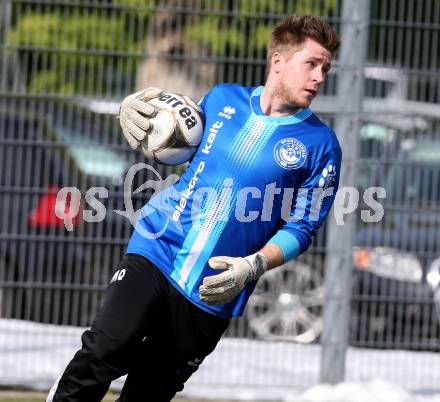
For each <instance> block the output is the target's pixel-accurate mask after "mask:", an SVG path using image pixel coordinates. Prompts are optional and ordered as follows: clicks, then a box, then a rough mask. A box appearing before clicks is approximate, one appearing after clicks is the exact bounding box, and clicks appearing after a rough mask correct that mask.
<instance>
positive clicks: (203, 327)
mask: <svg viewBox="0 0 440 402" xmlns="http://www.w3.org/2000/svg"><path fill="white" fill-rule="evenodd" d="M227 325H228V320H225V319H222V318H219V317H216V316H214V315H212V314H209V313H207V312H205V311H203V310H201V309H199V308H198V307H196V306H195V305H193V304H192V303H190V302H189V301H188V300H187V299H185V298H184V297H183V296H182V295H181V294H180V293H179V292H178V291H177V290H176V289H175V288H174V287H173V286H172V285H171V284H170V283H169V282H168V280H167V279H166V278H165V277H164V276H163V274H162V273H161V272H160V270H159V269H158V268H157V267H155V266H154V265H153V264H152V263H151V262H150V261H148V260H147V259H145V258H144V257H141V256H139V255H134V254H129V255H127V256H125V257H124V259H123V260H122V261H121V263H120V264H119V265H118V266H117V267H116V268H115V271H114V274H113V277H112V281H111V283H110V285H109V290H108V293H107V297H106V300H105V302H104V305H103V307H102V309H101V311H100V312H99V313H98V315H97V317H96V318H95V320H94V322H93V323H92V327H91V329H89V330H87V331H85V332H84V333H83V335H82V338H81V339H82V348H81V349H80V350H79V351H78V352H76V354H75V356H74V357H73V359H72V360H71V362H70V363H69V364H68V366H67V368H66V369H65V371H64V373H63V374H62V376H61V378H60V379H59V381H57V383H55V385H54V386H53V387H52V389H51V391H50V393H49V396H48V398H47V401H48V402H49V401H54V402H61V401H62V402H73V401H75V402H76V401H82V402H93V401H100V400H101V399H102V398H103V397H104V395H105V394H106V392H107V390H108V388H109V386H110V383H111V381H113V380H115V379H116V378H118V377H121V376H123V375H125V374H128V375H127V379H126V381H125V384H124V387H123V389H122V392H121V395H120V398H119V399H118V401H120V402H127V401H129V402H140V401H153V402H162V401H163V402H165V401H170V400H171V399H172V398H173V397H174V395H175V394H176V392H178V391H181V390H182V389H183V384H184V383H185V381H186V380H187V379H188V378H189V377H190V376H191V374H192V373H194V372H195V371H196V370H197V368H198V366H199V364H200V363H201V361H202V360H203V359H204V358H205V357H206V356H207V355H208V354H209V353H211V352H212V351H213V350H214V348H215V346H216V344H217V342H218V341H219V339H220V337H221V335H222V334H223V332H224V331H225V330H226V328H227Z"/></svg>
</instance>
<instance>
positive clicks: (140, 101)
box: [119, 87, 162, 149]
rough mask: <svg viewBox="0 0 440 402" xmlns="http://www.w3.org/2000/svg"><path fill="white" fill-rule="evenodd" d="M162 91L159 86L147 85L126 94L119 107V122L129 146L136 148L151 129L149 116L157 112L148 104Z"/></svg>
mask: <svg viewBox="0 0 440 402" xmlns="http://www.w3.org/2000/svg"><path fill="white" fill-rule="evenodd" d="M161 92H162V90H161V89H159V88H154V87H149V88H146V89H144V90H142V91H139V92H136V93H134V94H131V95H129V96H127V97H126V98H125V99H124V100H123V101H122V103H121V107H120V109H119V123H120V125H121V128H122V132H123V134H124V137H125V138H126V139H127V141H128V143H129V144H130V147H132V148H133V149H137V148H139V147H140V145H141V141H143V140H144V139H145V137H146V136H147V135H148V132H149V131H150V130H151V123H150V118H152V117H154V116H155V115H156V114H157V110H156V108H155V107H154V106H152V105H150V104H148V103H147V102H148V101H149V100H150V99H153V98H156V97H157V96H159V95H160V93H161Z"/></svg>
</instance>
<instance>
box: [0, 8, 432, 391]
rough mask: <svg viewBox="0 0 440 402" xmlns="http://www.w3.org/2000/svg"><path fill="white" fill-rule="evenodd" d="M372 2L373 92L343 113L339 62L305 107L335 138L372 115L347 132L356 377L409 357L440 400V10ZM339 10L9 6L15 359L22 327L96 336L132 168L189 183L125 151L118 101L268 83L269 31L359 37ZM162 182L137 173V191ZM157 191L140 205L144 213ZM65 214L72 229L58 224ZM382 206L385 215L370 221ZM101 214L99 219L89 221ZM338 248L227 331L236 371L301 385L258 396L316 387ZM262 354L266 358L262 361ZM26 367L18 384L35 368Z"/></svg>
mask: <svg viewBox="0 0 440 402" xmlns="http://www.w3.org/2000/svg"><path fill="white" fill-rule="evenodd" d="M345 1H346V2H349V0H345ZM368 4H369V6H368V8H369V17H368V19H367V20H366V21H364V24H365V27H366V28H365V29H366V30H367V33H368V41H367V42H368V43H367V48H366V49H365V55H366V57H365V60H363V61H362V67H361V68H360V69H359V71H356V72H355V73H356V74H357V76H358V77H362V78H363V84H364V85H363V87H362V92H361V93H360V94H357V93H355V94H352V93H349V92H348V93H344V94H343V97H342V95H341V94H339V98H338V93H337V92H338V91H337V88H338V87H340V86H338V78H339V79H343V78H341V77H344V76H343V75H342V73H341V72H342V71H343V70H344V68H346V67H347V66H345V65H344V64H342V63H341V61H340V58H338V57H337V58H336V61H335V63H334V69H333V71H332V73H331V74H330V75H329V76H328V79H327V81H326V84H325V87H324V88H323V91H322V95H321V96H320V97H318V99H317V100H316V101H315V102H314V103H313V105H312V108H313V109H314V111H315V112H316V113H317V114H318V115H319V116H320V117H321V118H322V119H323V120H324V121H326V122H327V123H329V124H330V125H332V126H335V124H336V123H337V122H338V119H340V118H341V116H342V115H343V113H342V112H341V110H343V108H341V103H339V102H340V100H341V99H343V101H344V102H353V103H356V102H359V104H360V105H361V107H360V111H359V112H356V114H355V115H353V116H351V117H350V118H353V119H356V120H357V121H358V122H359V130H358V131H357V132H356V133H355V141H354V144H355V147H356V152H355V153H354V152H353V153H352V152H350V150H348V152H346V153H345V155H344V163H345V164H347V166H349V168H350V169H352V171H353V172H355V173H354V180H355V187H356V192H357V194H358V196H359V201H360V204H359V207H358V208H356V210H354V211H352V212H351V215H352V216H354V217H355V220H356V223H355V226H354V232H353V236H352V239H351V240H352V244H349V245H347V246H349V248H350V256H349V258H350V263H349V264H350V272H351V273H352V277H353V286H352V290H351V293H352V295H351V319H350V322H349V323H347V325H349V328H350V347H349V348H348V355H347V361H348V367H349V369H347V370H346V378H347V379H365V378H370V377H372V376H374V371H375V372H376V373H380V376H381V377H382V378H383V379H387V378H393V379H394V378H395V374H396V370H398V369H396V367H401V368H402V365H400V364H399V361H400V360H399V359H400V358H401V356H402V355H401V354H394V355H393V359H390V358H389V354H388V353H390V352H392V351H393V350H396V349H398V350H405V351H419V353H414V354H412V355H411V360H410V362H411V363H410V364H411V366H412V367H414V368H415V367H417V368H418V370H417V373H418V374H417V375H412V376H411V384H407V386H408V387H409V388H411V389H418V390H421V389H430V390H432V389H438V384H434V383H432V378H433V374H435V373H437V376H438V374H440V372H439V368H438V367H432V366H429V367H427V364H426V361H427V360H426V359H432V354H433V353H438V351H439V349H440V341H439V335H440V331H439V323H438V320H439V314H440V310H439V306H440V304H439V303H440V291H439V290H438V289H439V283H440V221H439V216H440V213H439V212H440V141H439V136H440V124H439V120H440V106H439V104H440V89H439V88H440V86H439V83H440V73H439V71H440V52H439V49H440V47H439V36H440V3H439V2H438V1H435V0H422V1H418V2H415V1H412V0H403V1H399V2H398V1H396V0H386V1H379V0H371V1H369V2H368ZM343 6H344V3H343V0H320V1H317V0H316V1H304V0H296V1H288V0H283V1H277V0H257V1H247V0H232V1H216V0H166V1H165V0H164V1H159V0H142V1H141V0H105V1H102V0H100V1H98V0H96V1H93V0H52V1H46V0H2V1H1V3H0V24H1V25H0V38H1V41H0V172H1V175H0V314H1V315H0V317H1V318H0V324H1V325H3V328H4V331H5V332H4V333H5V334H8V337H7V339H8V342H7V345H8V348H9V347H10V348H13V347H14V339H18V338H19V337H20V336H25V332H26V329H25V328H26V327H24V326H23V320H24V321H27V322H34V323H40V324H45V325H46V326H45V327H44V328H47V332H45V334H46V335H42V337H43V338H45V339H46V340H47V341H48V342H49V343H50V342H52V341H53V342H58V341H60V339H62V337H63V335H60V332H57V335H51V334H52V332H51V331H50V329H51V328H55V329H56V330H58V329H59V328H64V327H58V326H60V325H64V326H65V325H68V326H87V325H89V324H90V320H91V319H92V318H93V316H94V315H95V313H96V311H97V309H98V308H99V305H100V303H101V301H102V296H103V294H104V291H105V289H106V286H107V283H108V281H109V276H110V272H111V271H112V269H113V267H114V265H115V264H116V262H117V261H119V260H120V258H121V256H122V255H123V252H124V250H125V247H126V244H127V241H128V239H129V236H130V233H131V230H132V225H131V224H130V221H129V220H128V219H127V218H126V217H124V215H123V214H121V213H117V212H115V211H126V208H127V204H126V203H124V202H125V201H126V197H125V198H124V195H126V191H125V190H124V178H125V177H126V173H127V171H128V169H129V168H130V166H132V165H133V164H134V163H136V162H148V163H149V164H150V165H151V166H153V167H154V168H155V169H156V171H157V175H160V176H161V177H162V178H165V177H167V176H168V175H170V174H179V172H181V170H180V168H172V169H170V168H165V167H164V166H160V165H157V164H155V163H154V162H152V161H146V160H145V159H144V157H143V156H141V155H140V154H139V153H136V152H134V151H131V150H130V149H129V148H128V146H127V145H126V144H125V141H124V140H123V139H122V136H121V133H120V129H119V124H118V121H117V119H116V118H115V115H116V114H117V112H118V105H119V102H120V100H121V99H122V98H123V97H124V96H125V95H127V94H128V93H131V92H133V91H135V90H136V89H141V88H144V87H147V86H157V87H160V88H163V89H167V90H170V91H174V92H178V93H184V94H187V95H189V96H191V97H193V98H195V99H197V98H201V97H202V96H203V94H204V93H205V92H206V91H207V90H208V89H209V88H210V87H211V86H212V85H214V84H215V83H217V82H238V83H241V84H244V85H258V84H261V83H263V82H264V79H265V65H266V60H265V51H266V48H265V46H266V43H267V39H268V37H269V33H270V29H271V27H272V25H273V24H274V23H275V22H276V21H278V20H279V19H280V18H281V17H283V16H285V15H287V14H293V13H313V14H317V15H321V16H323V17H324V18H325V19H326V20H327V21H329V22H330V23H331V24H332V25H333V26H334V27H335V28H336V29H337V30H338V31H341V29H342V27H343V26H344V24H350V23H351V22H352V21H351V20H350V19H349V18H347V17H342V15H343V14H342V11H341V10H342V8H343ZM343 145H344V144H343ZM346 151H347V150H346ZM354 155H358V157H354ZM157 175H155V174H154V173H152V171H148V170H147V169H144V170H142V172H139V173H138V174H137V175H136V176H135V179H134V182H133V183H132V186H131V190H134V189H136V188H138V187H139V186H140V185H141V184H142V183H143V182H144V181H145V180H147V179H152V180H157V179H158V176H157ZM66 186H67V187H76V188H78V190H79V191H78V192H72V193H71V195H70V198H69V199H68V200H67V201H68V203H67V204H68V205H67V206H66V205H65V204H63V205H59V203H58V202H57V193H58V191H59V190H60V189H61V188H63V187H66ZM97 187H105V188H106V189H107V192H106V193H98V192H97V190H96V188H97ZM371 187H382V188H384V190H385V192H386V198H381V194H382V193H380V192H379V193H373V194H371V193H369V190H368V189H369V188H371ZM152 192H153V190H152V189H151V188H149V189H147V190H144V191H142V192H140V193H138V194H135V195H133V196H132V197H131V202H132V206H133V208H134V210H136V209H138V208H140V207H141V206H142V205H143V204H144V203H145V202H146V201H147V200H148V198H149V197H150V196H151V194H152ZM93 200H97V201H99V203H93ZM378 205H380V207H378ZM57 208H58V209H57ZM60 208H61V209H62V210H63V211H64V212H63V214H64V217H65V220H66V219H67V221H68V222H69V224H70V225H69V228H66V226H65V221H63V220H61V219H60V218H59V217H58V216H57V215H59V214H57V211H58V212H59V210H60ZM381 208H382V209H383V212H384V214H383V218H382V219H380V221H379V222H377V223H371V222H370V223H368V220H369V218H371V217H372V216H373V220H374V214H375V211H379V212H380V210H381ZM99 211H101V212H102V211H105V218H104V219H101V220H100V221H99V222H94V223H92V222H88V219H87V218H88V217H90V216H91V215H94V214H97V213H99ZM347 214H348V212H347ZM370 220H371V219H370ZM330 224H332V225H335V224H336V223H335V221H334V218H332V219H331V223H330ZM70 229H71V230H70ZM328 233H331V231H326V228H323V229H322V230H321V231H320V233H319V234H318V236H317V237H316V238H315V239H314V241H313V244H312V247H311V248H310V249H309V250H308V251H307V253H305V254H304V255H303V256H301V257H300V258H299V259H298V260H297V261H295V262H293V263H291V264H289V265H286V266H285V267H283V268H281V269H279V270H275V271H272V272H270V275H269V274H268V275H267V276H265V277H264V278H263V279H262V280H261V283H260V285H259V286H258V288H257V290H256V293H255V295H254V296H253V298H251V300H250V302H249V305H248V307H247V310H246V313H245V316H244V317H243V318H241V319H239V320H233V322H232V323H231V325H230V328H229V330H228V332H227V337H228V338H231V339H228V340H229V341H230V343H229V344H227V345H226V346H225V347H229V348H231V350H232V351H234V350H235V351H236V352H237V353H238V351H239V350H240V348H243V344H244V343H242V344H240V343H236V340H237V339H238V340H242V341H243V342H247V343H245V345H247V346H246V350H248V352H249V353H248V354H247V355H245V356H243V358H241V359H240V360H241V363H243V359H244V360H245V363H246V364H249V366H264V365H268V366H270V367H271V368H272V370H275V371H277V370H278V371H279V372H287V371H288V368H289V369H290V366H291V365H293V368H294V369H293V373H292V375H289V376H280V377H279V378H278V379H277V380H276V381H274V380H272V379H271V380H268V379H266V378H265V377H264V376H262V377H261V378H260V379H259V386H261V387H279V388H283V387H286V388H288V387H296V388H304V387H307V386H310V385H313V384H315V383H316V382H318V381H319V364H320V337H321V334H322V331H323V319H322V315H323V308H324V302H325V289H324V271H325V267H326V263H327V259H328V258H330V257H329V256H331V253H332V250H329V247H328V244H329V239H328ZM352 247H353V249H352V251H351V248H352ZM351 260H352V262H351ZM15 320H21V321H15ZM14 325H15V326H14ZM54 325H56V326H57V327H55V326H54ZM14 328H16V331H15V332H14ZM45 331H46V330H45ZM9 334H10V335H9ZM51 336H52V338H51ZM17 337H18V338H17ZM257 341H258V342H260V343H259V344H264V345H265V348H264V354H263V352H261V349H259V348H258V347H257V346H252V345H254V342H257ZM255 345H256V344H255ZM28 347H29V348H32V344H30V345H28ZM8 350H9V349H8ZM233 353H235V352H233ZM259 353H260V354H259ZM408 353H409V352H408ZM5 356H6V355H5ZM8 356H9V355H8ZM237 356H238V354H237ZM240 356H241V355H240ZM371 356H375V359H374V360H373V361H371V360H370V359H371ZM9 358H10V359H14V357H13V355H11V357H9ZM5 359H6V357H5ZM5 359H3V358H2V359H1V360H3V361H5ZM305 360H307V362H308V363H307V364H309V366H310V369H309V370H307V371H306V374H304V363H302V362H304V361H305ZM405 361H408V360H405ZM429 361H431V360H429ZM295 362H296V363H295ZM20 364H21V367H22V373H23V378H25V377H26V374H25V373H26V370H29V372H33V368H32V367H34V366H35V365H38V364H41V361H39V362H37V361H32V360H30V359H25V360H23V362H22V363H20ZM229 364H230V363H228V362H224V363H222V366H221V369H219V370H218V371H217V370H213V369H211V370H205V371H203V370H201V375H200V376H199V377H198V381H199V382H200V384H222V385H225V386H239V385H246V384H248V385H249V384H254V380H255V379H251V378H248V377H247V375H246V372H243V373H241V374H240V375H239V376H237V377H234V378H233V379H232V380H231V379H230V377H229V376H227V375H225V372H227V371H228V367H229ZM371 365H374V367H371ZM407 368H408V367H406V368H405V369H404V368H402V373H406V372H407ZM289 373H290V372H289ZM403 375H404V374H402V376H403ZM405 375H406V374H405ZM0 378H3V379H4V382H5V383H10V382H14V383H17V384H21V383H23V381H22V380H20V376H18V377H16V376H14V375H12V377H11V376H10V373H8V369H7V365H6V366H0ZM11 378H13V379H11Z"/></svg>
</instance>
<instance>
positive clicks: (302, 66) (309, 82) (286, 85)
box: [272, 39, 332, 108]
mask: <svg viewBox="0 0 440 402" xmlns="http://www.w3.org/2000/svg"><path fill="white" fill-rule="evenodd" d="M331 60H332V55H331V53H330V52H329V51H328V50H327V49H326V48H324V47H323V46H321V45H320V44H319V43H317V42H315V41H313V40H311V39H306V41H305V42H304V43H302V44H301V45H300V46H299V48H298V49H297V50H296V51H295V52H294V53H289V54H282V53H275V54H274V57H273V60H272V68H273V69H274V71H275V72H276V73H277V84H276V85H275V88H274V95H275V96H276V97H277V98H278V99H279V100H280V101H281V102H282V103H283V104H285V106H288V107H299V108H304V107H308V106H309V105H310V102H311V101H312V100H313V98H314V97H315V96H316V94H317V93H318V90H319V88H320V87H321V85H322V84H323V83H324V81H325V77H326V74H327V72H328V71H329V70H330V67H331Z"/></svg>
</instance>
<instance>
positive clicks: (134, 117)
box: [124, 108, 151, 131]
mask: <svg viewBox="0 0 440 402" xmlns="http://www.w3.org/2000/svg"><path fill="white" fill-rule="evenodd" d="M125 119H128V120H131V121H132V122H133V123H134V124H136V125H137V126H138V127H140V128H141V129H142V130H144V131H148V130H150V129H151V122H150V119H149V118H148V117H145V116H144V115H142V114H141V113H139V112H137V111H136V110H134V109H132V108H128V109H127V110H126V111H125V115H124V120H125Z"/></svg>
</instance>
